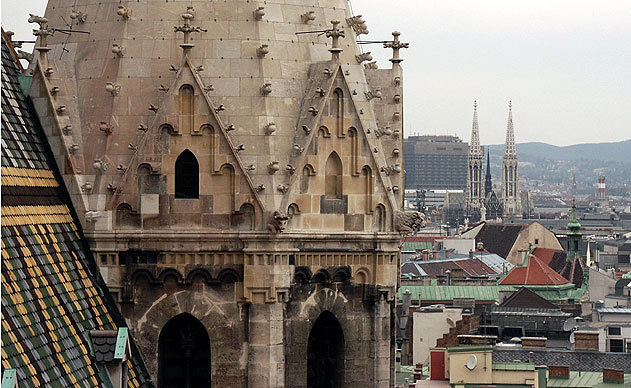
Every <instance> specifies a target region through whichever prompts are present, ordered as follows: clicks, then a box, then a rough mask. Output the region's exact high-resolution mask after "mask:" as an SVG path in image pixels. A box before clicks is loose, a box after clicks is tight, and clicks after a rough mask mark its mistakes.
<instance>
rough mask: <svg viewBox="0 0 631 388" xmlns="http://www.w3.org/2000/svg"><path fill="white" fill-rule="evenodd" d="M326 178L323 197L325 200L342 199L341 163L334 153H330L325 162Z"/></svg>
mask: <svg viewBox="0 0 631 388" xmlns="http://www.w3.org/2000/svg"><path fill="white" fill-rule="evenodd" d="M325 170H326V176H325V178H324V186H325V192H324V194H325V196H326V198H327V199H341V198H342V178H343V177H342V161H341V160H340V157H339V156H338V155H337V153H335V152H331V155H329V158H328V159H327V160H326V168H325Z"/></svg>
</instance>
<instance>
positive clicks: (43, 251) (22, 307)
mask: <svg viewBox="0 0 631 388" xmlns="http://www.w3.org/2000/svg"><path fill="white" fill-rule="evenodd" d="M14 58H15V57H14V53H13V51H12V48H11V47H10V46H9V45H8V43H7V42H6V40H5V35H4V32H3V35H2V336H1V338H2V367H3V369H9V368H12V369H16V371H17V381H18V385H19V386H45V387H71V386H72V387H86V388H87V387H101V386H102V384H103V382H102V378H101V376H100V375H99V368H98V366H97V363H96V361H95V358H94V356H93V355H92V354H91V352H90V346H89V345H90V343H89V335H88V332H89V330H94V329H97V330H102V329H111V330H114V329H116V328H117V326H118V324H117V322H118V323H123V322H124V321H123V319H122V316H120V314H119V313H118V311H117V310H116V306H114V304H113V301H112V300H111V299H107V298H106V297H105V295H106V293H107V291H106V290H104V285H103V283H102V281H101V282H97V280H96V279H95V278H94V275H95V274H94V273H93V272H91V270H90V264H89V263H93V261H92V258H91V256H90V254H89V252H88V251H87V250H86V245H85V243H84V241H83V240H82V239H81V236H80V230H79V228H78V223H77V222H76V220H75V219H74V217H73V215H72V212H71V205H70V201H69V198H68V195H67V193H66V192H65V189H64V187H63V185H60V184H59V182H62V180H61V178H60V177H59V174H58V173H57V172H56V166H55V165H54V162H51V161H52V160H53V158H52V156H51V155H52V154H51V152H50V150H49V149H48V144H47V143H46V139H45V136H44V135H43V131H42V129H41V127H40V126H39V122H38V120H37V117H36V115H35V114H34V113H33V112H34V111H33V109H32V106H31V104H30V102H29V101H28V100H27V99H26V98H25V97H24V96H23V95H22V92H21V89H20V86H19V80H18V74H19V68H18V67H17V65H16V62H15V59H14ZM93 268H95V267H93ZM145 376H147V374H146V371H145V369H144V366H143V365H142V364H141V360H140V358H139V357H138V356H135V357H132V360H131V365H130V367H129V380H128V381H129V384H128V386H129V387H141V386H151V385H150V383H149V385H148V384H147V383H145V381H148V378H147V377H145Z"/></svg>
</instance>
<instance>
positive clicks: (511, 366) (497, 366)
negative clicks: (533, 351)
mask: <svg viewBox="0 0 631 388" xmlns="http://www.w3.org/2000/svg"><path fill="white" fill-rule="evenodd" d="M493 369H494V370H515V371H524V370H535V364H531V363H528V362H494V363H493Z"/></svg>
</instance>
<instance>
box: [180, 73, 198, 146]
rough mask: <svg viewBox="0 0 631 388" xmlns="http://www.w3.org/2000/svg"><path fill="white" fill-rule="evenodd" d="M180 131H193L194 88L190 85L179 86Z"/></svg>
mask: <svg viewBox="0 0 631 388" xmlns="http://www.w3.org/2000/svg"><path fill="white" fill-rule="evenodd" d="M179 97H180V132H182V133H189V134H190V133H193V132H194V130H193V126H194V123H195V119H194V116H195V90H194V89H193V87H192V86H191V85H187V84H184V85H182V86H180V90H179Z"/></svg>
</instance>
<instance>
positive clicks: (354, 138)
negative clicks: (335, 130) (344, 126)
mask: <svg viewBox="0 0 631 388" xmlns="http://www.w3.org/2000/svg"><path fill="white" fill-rule="evenodd" d="M348 137H349V140H350V142H351V175H353V176H359V154H360V153H361V149H360V142H359V134H358V133H357V129H355V127H350V128H349V129H348Z"/></svg>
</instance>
